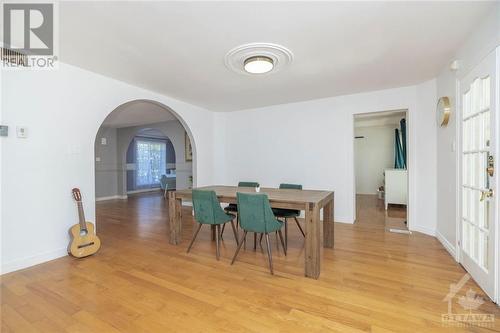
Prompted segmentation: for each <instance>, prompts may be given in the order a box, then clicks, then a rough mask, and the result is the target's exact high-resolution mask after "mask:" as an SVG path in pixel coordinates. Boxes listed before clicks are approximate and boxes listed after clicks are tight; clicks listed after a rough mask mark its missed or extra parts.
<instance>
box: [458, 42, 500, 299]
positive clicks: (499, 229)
mask: <svg viewBox="0 0 500 333" xmlns="http://www.w3.org/2000/svg"><path fill="white" fill-rule="evenodd" d="M491 52H495V53H496V74H495V80H496V82H495V87H496V89H497V93H496V94H495V100H494V101H491V103H494V105H495V107H494V108H495V112H496V114H495V123H496V133H495V134H496V141H497V142H496V145H495V151H494V154H495V158H496V160H495V175H496V176H495V181H496V193H495V195H494V200H495V203H496V205H495V216H494V219H493V221H494V222H495V221H496V223H497V224H496V227H495V234H494V235H493V237H494V242H495V251H494V253H493V255H494V256H495V257H496V259H494V260H493V262H494V263H495V267H494V268H493V272H494V275H495V280H496V283H495V292H494V295H493V296H494V299H493V301H494V302H496V303H497V304H499V302H500V275H499V274H500V223H499V219H500V213H499V208H500V195H499V194H500V193H499V191H500V177H499V172H500V168H499V160H500V93H498V90H499V89H500V46H499V47H497V48H496V49H495V50H493V51H491ZM490 54H491V53H488V54H487V55H486V56H485V57H483V58H481V60H479V61H478V62H477V64H475V65H474V66H471V68H469V70H468V71H467V72H465V73H461V75H460V76H459V77H457V78H456V84H455V87H456V91H455V106H456V107H455V117H456V122H455V131H456V149H455V151H456V155H455V158H456V165H457V168H456V175H455V176H456V189H455V200H456V203H457V205H456V214H455V215H456V229H455V230H456V242H455V249H456V251H455V260H456V261H457V262H458V263H461V261H462V256H461V253H462V251H461V245H460V242H461V239H462V220H461V216H462V201H461V194H460V193H461V176H462V169H461V165H462V164H461V163H462V153H461V152H462V126H461V125H462V122H461V118H460V117H461V112H462V94H461V85H460V81H461V80H463V79H464V78H465V77H466V76H467V75H468V74H469V72H470V71H472V70H473V69H474V68H475V67H476V66H478V65H479V64H480V63H481V62H482V61H483V60H484V59H485V58H486V57H487V56H489V55H490Z"/></svg>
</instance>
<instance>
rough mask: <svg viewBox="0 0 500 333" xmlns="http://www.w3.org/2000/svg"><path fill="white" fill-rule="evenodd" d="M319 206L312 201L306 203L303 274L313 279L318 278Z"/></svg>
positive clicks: (319, 269)
mask: <svg viewBox="0 0 500 333" xmlns="http://www.w3.org/2000/svg"><path fill="white" fill-rule="evenodd" d="M319 217H320V216H319V208H318V206H317V205H315V204H313V203H308V204H307V205H306V218H305V222H306V240H305V242H306V244H305V255H306V260H305V276H306V277H309V278H313V279H317V278H319V274H320V271H321V267H320V259H321V253H320V246H321V244H320V243H321V237H320V229H319V224H320V220H319Z"/></svg>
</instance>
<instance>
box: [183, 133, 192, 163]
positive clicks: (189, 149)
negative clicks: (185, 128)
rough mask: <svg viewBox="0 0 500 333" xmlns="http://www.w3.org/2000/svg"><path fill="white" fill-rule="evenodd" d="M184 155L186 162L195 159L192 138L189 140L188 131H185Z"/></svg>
mask: <svg viewBox="0 0 500 333" xmlns="http://www.w3.org/2000/svg"><path fill="white" fill-rule="evenodd" d="M184 156H185V159H186V162H191V161H193V147H192V146H191V140H189V136H188V134H187V132H184Z"/></svg>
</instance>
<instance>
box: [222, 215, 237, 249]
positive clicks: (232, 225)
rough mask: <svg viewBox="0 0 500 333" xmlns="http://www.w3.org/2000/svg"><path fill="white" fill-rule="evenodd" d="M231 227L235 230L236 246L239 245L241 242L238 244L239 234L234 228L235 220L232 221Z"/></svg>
mask: <svg viewBox="0 0 500 333" xmlns="http://www.w3.org/2000/svg"><path fill="white" fill-rule="evenodd" d="M224 225H225V224H224ZM231 227H232V228H233V234H234V239H235V240H236V244H237V245H239V242H238V232H237V231H236V228H235V226H234V220H231ZM223 229H224V228H223Z"/></svg>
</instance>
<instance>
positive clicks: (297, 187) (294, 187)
mask: <svg viewBox="0 0 500 333" xmlns="http://www.w3.org/2000/svg"><path fill="white" fill-rule="evenodd" d="M280 189H290V190H302V185H300V184H286V183H282V184H280Z"/></svg>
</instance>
